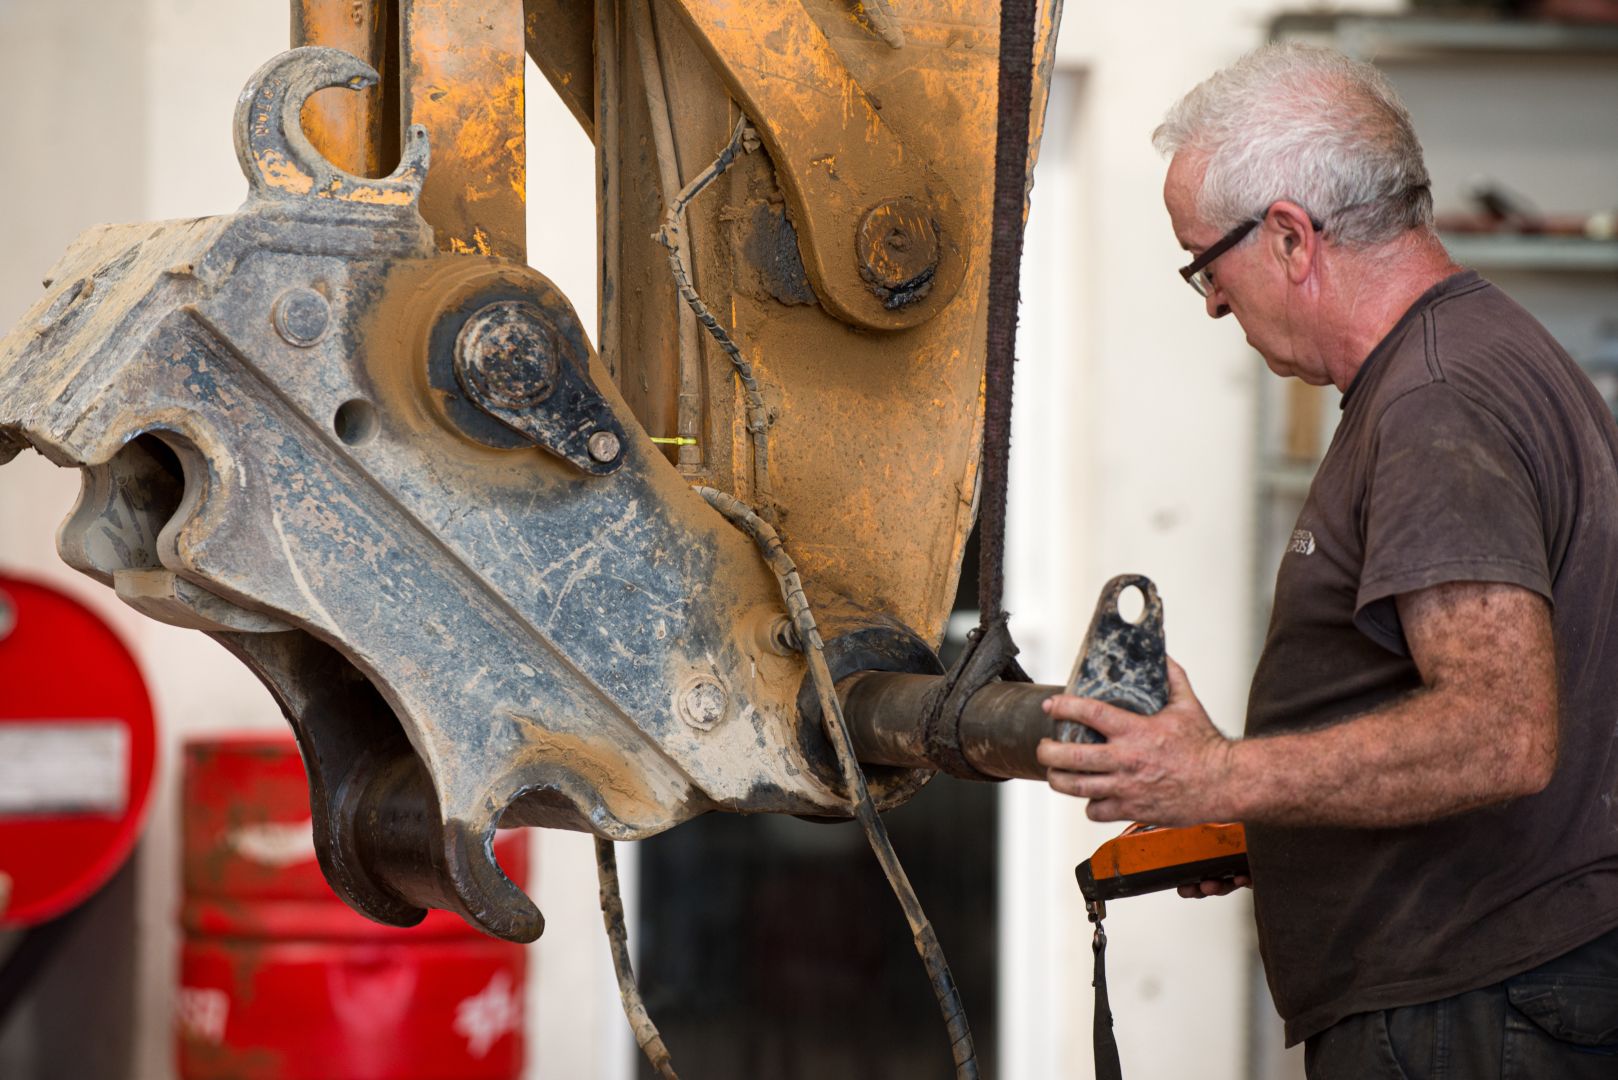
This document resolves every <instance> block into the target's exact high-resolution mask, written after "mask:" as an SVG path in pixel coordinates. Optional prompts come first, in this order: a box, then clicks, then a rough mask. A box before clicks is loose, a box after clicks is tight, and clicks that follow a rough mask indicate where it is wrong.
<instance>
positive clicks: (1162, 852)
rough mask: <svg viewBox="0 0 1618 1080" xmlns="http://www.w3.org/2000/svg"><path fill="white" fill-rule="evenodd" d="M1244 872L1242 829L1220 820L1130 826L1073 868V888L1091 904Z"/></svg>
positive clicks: (1216, 879)
mask: <svg viewBox="0 0 1618 1080" xmlns="http://www.w3.org/2000/svg"><path fill="white" fill-rule="evenodd" d="M1246 873H1247V831H1246V830H1245V829H1243V828H1242V827H1241V825H1239V824H1225V823H1209V824H1204V825H1190V826H1186V827H1183V828H1172V829H1169V828H1158V827H1157V826H1154V825H1141V824H1135V825H1131V826H1130V827H1129V828H1127V829H1125V830H1124V831H1123V832H1122V833H1120V834H1119V835H1117V836H1115V837H1113V838H1112V839H1111V840H1108V841H1107V842H1106V843H1105V844H1102V845H1101V846H1100V847H1099V848H1097V849H1096V853H1095V854H1094V855H1092V856H1090V857H1089V858H1088V859H1086V860H1084V861H1083V862H1082V863H1080V864H1079V865H1078V867H1077V868H1076V869H1075V870H1074V874H1075V876H1077V877H1078V879H1079V892H1081V893H1083V894H1084V899H1085V900H1086V901H1088V902H1090V903H1092V904H1093V903H1098V902H1099V903H1105V902H1106V901H1108V900H1116V899H1118V898H1119V897H1124V896H1140V895H1141V894H1143V893H1150V892H1159V891H1161V890H1163V889H1174V888H1178V887H1179V886H1181V885H1196V884H1198V883H1200V882H1203V881H1229V880H1231V879H1232V878H1236V877H1240V876H1244V875H1246Z"/></svg>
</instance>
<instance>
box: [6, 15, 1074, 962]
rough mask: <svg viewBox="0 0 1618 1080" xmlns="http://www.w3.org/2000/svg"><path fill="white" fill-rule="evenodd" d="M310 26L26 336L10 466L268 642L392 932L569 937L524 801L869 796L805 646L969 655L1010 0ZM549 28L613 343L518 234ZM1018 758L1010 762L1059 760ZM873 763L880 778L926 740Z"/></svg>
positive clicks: (654, 809)
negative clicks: (960, 589) (75, 488)
mask: <svg viewBox="0 0 1618 1080" xmlns="http://www.w3.org/2000/svg"><path fill="white" fill-rule="evenodd" d="M1057 6H1058V5H1057V3H1056V2H1055V0H1046V2H1045V3H1044V4H1043V5H1042V6H1041V7H1040V9H1039V10H1040V21H1039V24H1038V34H1037V37H1036V46H1035V65H1034V70H1035V80H1034V97H1035V101H1034V108H1033V110H1032V115H1033V117H1034V122H1033V124H1032V125H1031V130H1030V132H1029V136H1030V137H1029V146H1030V147H1031V148H1037V146H1038V142H1039V119H1040V117H1042V115H1043V99H1044V93H1045V89H1046V86H1047V83H1048V78H1049V73H1050V67H1051V58H1052V49H1053V43H1054V32H1055V24H1056V18H1057V10H1056V9H1057ZM292 21H293V39H294V40H293V44H294V46H295V48H293V49H292V50H291V51H289V52H286V53H282V54H281V55H279V56H277V57H274V58H273V59H271V60H269V61H268V62H267V63H266V64H265V65H264V66H263V67H262V68H261V69H260V70H259V71H258V72H257V73H255V74H254V75H253V76H252V77H251V78H250V79H249V80H248V82H247V85H246V87H245V88H244V90H243V91H242V95H241V97H240V99H239V102H238V108H237V111H236V118H235V132H234V136H235V141H236V148H237V153H238V157H239V159H240V161H241V165H242V169H243V173H244V176H245V178H246V181H247V194H246V200H245V201H244V203H243V204H242V206H241V208H240V209H239V210H237V211H236V212H235V213H233V214H229V215H225V216H222V217H214V218H203V219H197V220H188V221H171V222H160V223H148V224H139V225H118V226H104V227H100V228H97V229H92V230H90V231H89V232H87V233H85V234H84V235H82V236H81V237H79V239H78V240H77V241H75V243H74V244H73V246H72V247H71V248H70V249H69V251H68V252H67V253H66V255H64V256H63V258H62V259H61V261H60V262H59V263H58V264H57V266H56V267H55V269H54V270H52V272H51V275H50V278H49V281H48V283H47V288H46V292H45V295H44V296H42V297H41V298H40V300H39V301H38V303H37V304H36V305H35V306H34V307H33V309H32V310H31V311H29V312H28V314H27V315H26V316H25V317H24V319H23V321H22V322H21V323H20V324H19V325H18V326H17V327H15V328H14V329H13V330H12V331H11V332H10V334H9V335H8V336H7V337H5V338H4V339H3V341H0V460H4V459H7V458H9V457H10V456H11V455H12V454H14V453H16V452H17V451H18V450H20V449H22V448H24V447H31V448H33V449H35V450H37V451H39V452H40V453H43V454H44V455H46V456H47V457H49V458H50V459H51V460H53V461H54V462H56V463H57V464H59V465H62V466H71V467H76V468H78V469H80V470H81V471H82V473H83V478H84V480H83V490H82V494H81V496H80V499H79V502H78V505H77V506H76V507H75V509H74V510H73V512H72V515H71V516H70V518H69V519H68V520H67V521H66V522H65V523H64V524H63V526H62V529H61V532H60V534H59V548H60V551H61V554H62V557H63V558H64V559H65V560H66V561H67V562H68V563H69V564H71V565H72V566H74V567H75V568H77V569H79V570H81V571H83V572H84V573H86V574H88V575H90V576H92V577H94V578H96V579H98V580H100V581H101V582H103V583H105V584H106V585H108V586H110V587H112V588H113V589H115V590H116V591H117V594H118V595H119V596H120V597H121V598H122V599H124V600H125V601H126V602H127V603H129V604H130V605H132V606H134V607H135V608H137V609H139V610H141V611H142V612H144V613H146V614H147V615H150V616H151V617H153V618H155V619H159V620H161V621H164V622H168V623H173V624H176V625H180V626H187V627H192V628H195V629H198V630H201V631H202V632H204V633H207V634H209V635H211V636H213V637H214V638H215V639H216V640H218V641H219V642H220V643H221V644H223V645H224V646H225V648H227V649H228V650H229V651H230V652H231V653H232V654H233V655H235V656H236V657H237V658H239V659H240V660H241V661H242V662H243V663H244V664H246V665H247V666H248V667H249V668H251V669H252V670H253V671H254V672H255V673H256V674H257V676H258V677H259V678H260V679H261V680H262V681H263V683H264V684H265V686H266V687H267V688H268V689H269V691H270V692H271V693H272V694H273V695H274V696H275V698H276V700H277V701H278V702H279V703H280V705H281V706H282V708H283V709H284V710H285V712H286V714H287V716H288V718H289V720H290V722H291V724H292V727H293V729H294V731H295V732H296V734H297V737H298V741H299V744H300V747H301V749H302V752H303V756H304V760H305V763H306V765H307V767H308V772H309V777H310V795H311V802H312V804H313V816H314V822H315V830H316V845H317V849H318V851H319V855H320V859H321V865H322V867H323V869H324V870H325V872H326V875H327V877H328V879H329V880H330V881H331V883H332V885H333V887H334V888H335V889H336V891H337V892H338V893H339V895H341V896H342V897H343V898H344V899H345V900H347V901H348V902H349V903H350V904H352V905H353V906H355V907H356V908H358V909H359V910H361V911H363V912H365V913H366V914H368V915H370V916H371V917H373V918H376V919H379V920H381V921H384V922H390V923H399V924H407V923H410V922H413V921H415V920H418V919H420V918H421V917H422V915H423V913H424V909H425V908H428V907H443V908H448V909H451V910H454V911H457V912H459V913H460V914H461V915H462V916H464V917H465V918H467V919H468V920H469V921H471V922H472V923H474V924H475V925H477V926H479V927H481V928H483V929H485V930H487V931H488V932H490V933H493V934H497V935H499V936H502V937H508V938H512V939H530V938H533V937H535V936H537V935H538V933H539V932H540V930H541V928H542V926H543V920H542V918H541V916H540V914H539V912H538V911H537V909H535V907H534V906H533V904H532V903H531V902H530V901H529V900H528V898H527V897H526V896H524V895H523V893H522V892H521V891H520V890H519V889H518V888H517V887H516V886H514V885H513V884H512V883H511V882H510V881H509V880H507V879H506V878H505V876H504V875H503V874H502V873H501V872H500V870H499V868H498V866H497V865H496V864H495V862H494V859H493V856H492V852H491V838H492V836H493V832H494V829H495V827H496V826H497V825H506V826H511V825H531V826H547V827H557V828H567V829H576V830H583V831H587V832H591V833H593V834H595V835H596V836H598V837H604V838H610V839H619V840H628V839H636V838H640V837H646V836H650V835H652V834H655V833H657V832H660V831H662V830H665V829H668V828H670V827H671V826H673V825H676V824H678V823H679V822H681V821H684V820H687V819H689V818H691V817H693V816H695V815H697V814H702V813H706V812H710V811H715V810H726V811H732V812H740V813H760V812H772V813H789V814H799V815H807V816H814V817H848V816H850V815H851V814H853V812H854V809H853V806H854V799H853V792H852V791H851V789H850V780H849V776H848V774H847V772H846V770H845V769H843V768H842V767H841V763H840V758H839V756H838V752H837V747H836V746H834V745H832V742H831V741H830V740H829V739H828V736H827V733H826V729H825V728H824V727H823V725H822V723H821V716H822V711H823V709H824V707H825V705H826V702H825V700H824V698H823V696H822V695H821V694H820V693H819V691H818V690H817V687H818V686H819V685H820V684H819V683H818V682H817V680H816V679H815V678H813V677H812V676H813V674H814V673H813V672H811V671H810V670H809V668H810V665H811V664H813V663H816V662H819V661H818V660H817V659H816V658H817V657H818V658H821V659H823V661H824V663H825V665H826V668H827V673H828V674H829V677H830V678H831V679H832V680H833V681H835V682H839V683H841V684H842V685H844V686H845V687H852V686H853V685H854V683H855V682H858V681H859V680H854V679H852V678H851V677H852V676H855V675H860V674H861V673H866V674H865V675H864V678H865V679H866V683H865V694H866V696H867V697H868V698H870V699H871V700H878V699H882V696H881V695H876V694H874V693H873V690H874V689H876V688H877V684H875V683H872V682H870V678H871V677H872V675H873V674H880V673H890V674H894V675H896V676H912V677H913V676H932V677H936V676H938V675H939V674H940V673H941V670H942V669H941V668H940V666H939V663H938V660H937V656H936V648H937V646H938V644H939V641H940V639H941V637H942V633H943V628H944V623H945V619H946V616H947V614H948V611H949V607H950V602H951V599H952V598H953V595H954V591H955V586H956V581H957V576H958V573H959V569H960V562H961V558H962V551H963V549H964V546H965V541H966V537H967V534H968V532H969V530H970V528H971V525H972V522H973V518H974V513H975V508H976V498H977V497H976V492H977V488H978V467H979V446H980V441H981V426H982V418H983V412H984V397H983V379H984V352H985V347H984V337H985V320H986V312H987V301H986V294H987V280H988V261H989V260H988V252H989V236H990V228H989V222H990V207H991V201H992V196H993V188H994V183H993V179H994V171H993V166H994V162H993V153H992V151H991V149H990V148H991V147H992V146H993V145H994V134H995V121H996V115H997V113H996V110H997V97H996V77H997V72H998V61H999V57H998V48H997V44H998V33H997V27H998V13H997V11H996V5H985V4H981V3H977V2H974V0H914V2H907V3H906V4H904V5H903V6H902V7H900V8H892V9H890V6H889V5H888V4H887V3H885V2H883V0H865V2H864V3H851V2H848V0H783V2H776V3H768V4H748V3H740V2H736V0H597V2H595V3H573V2H569V0H529V2H528V3H526V5H523V6H519V5H518V4H517V2H516V0H455V2H449V0H391V2H385V0H295V2H294V5H293V20H292ZM525 51H526V52H527V53H528V54H529V55H531V56H532V57H533V58H534V60H535V62H536V64H537V65H538V67H539V69H540V70H541V71H542V72H543V73H544V74H545V76H546V78H547V79H548V80H549V81H550V82H551V84H552V85H553V86H554V87H555V88H556V90H557V92H558V93H559V94H560V95H561V97H562V99H563V101H564V102H566V104H567V106H568V108H569V109H570V110H571V111H572V112H573V114H574V116H575V117H577V118H578V120H579V122H580V124H581V125H582V126H583V127H584V129H585V130H586V131H587V132H588V133H589V134H590V135H591V137H592V139H593V141H594V143H595V147H596V176H597V190H598V195H599V203H598V225H599V236H600V243H599V253H600V260H601V262H600V266H601V271H600V279H599V296H598V301H599V310H600V312H601V321H600V325H599V326H598V327H597V328H595V333H594V335H593V339H594V340H593V343H592V335H591V334H590V333H588V332H587V331H586V328H585V327H584V326H583V325H582V324H581V323H580V320H579V318H578V316H577V314H576V312H575V310H574V307H573V305H572V304H571V303H570V302H569V300H568V298H567V297H566V296H564V295H563V294H562V293H561V292H560V291H559V290H558V289H557V288H556V287H555V286H554V285H553V284H552V283H551V282H550V281H549V280H548V279H547V278H545V276H544V275H543V274H542V273H541V272H540V271H539V270H536V269H533V268H530V267H529V266H528V265H527V264H526V263H525V261H524V260H525V245H524V231H525V221H526V215H527V214H528V213H530V212H531V213H536V214H544V213H547V212H548V208H546V207H543V206H537V207H533V208H528V207H526V206H525V205H524V189H525V177H526V170H527V169H529V168H536V167H537V168H544V167H547V166H546V163H545V160H544V153H543V148H533V147H526V146H525V141H524V124H523V115H522V107H523V71H524V63H523V54H524V52H525ZM220 134H221V137H223V136H224V133H223V132H221V133H220ZM1032 164H1033V153H1032V150H1031V151H1030V153H1029V160H1028V166H1029V168H1031V167H1032ZM722 511H725V512H722ZM727 514H728V516H727ZM747 515H751V520H753V521H755V522H757V523H759V524H760V525H761V527H762V528H763V530H764V531H763V532H760V531H759V529H758V528H755V529H754V531H753V535H749V534H748V533H747V532H745V531H743V530H740V529H738V528H737V527H736V524H735V521H740V520H743V519H744V518H746V516H747ZM733 519H734V520H733ZM766 534H767V536H773V537H775V538H776V539H775V541H772V542H774V543H775V544H776V545H777V548H778V549H779V552H781V553H790V560H791V562H792V563H793V564H795V574H794V575H792V576H791V577H790V578H789V577H788V576H787V575H786V572H785V571H782V570H781V568H780V566H779V565H776V567H775V570H774V571H772V564H771V563H769V562H767V561H766V560H765V559H764V558H761V555H760V549H759V547H758V546H757V541H758V540H759V537H761V536H766ZM783 581H787V583H788V588H787V589H786V592H787V593H788V596H789V598H790V597H792V596H796V598H797V600H796V603H797V607H796V608H790V610H789V607H790V605H784V604H783ZM794 582H795V583H796V584H793V583H794ZM794 589H795V590H797V591H796V592H795V593H794V592H793V590H794ZM809 611H812V613H813V621H812V622H809V623H806V622H805V621H804V619H803V618H802V617H801V616H802V615H803V614H804V613H805V612H809ZM806 634H807V635H810V636H813V637H815V639H816V643H817V644H819V645H822V646H823V651H821V650H812V651H809V650H804V649H803V648H802V646H803V645H804V644H805V640H804V639H805V635H806ZM910 686H911V689H912V690H914V688H915V687H914V684H910ZM1051 689H1052V688H1040V687H1018V688H1015V689H1008V690H997V691H996V692H995V695H996V701H997V702H998V704H997V706H996V707H997V708H1001V709H1005V708H1009V707H1011V706H1010V705H1008V704H1007V703H1008V702H1011V703H1012V704H1014V705H1015V707H1016V709H1017V710H1021V711H1020V712H1018V715H1020V716H1023V717H1025V718H1026V717H1028V716H1030V715H1032V713H1030V712H1029V710H1030V709H1031V710H1032V712H1033V713H1037V709H1038V707H1037V701H1038V699H1039V697H1040V696H1043V694H1045V693H1048V692H1050V690H1051ZM1019 695H1020V696H1019ZM913 696H914V695H913V694H912V695H911V697H906V698H905V700H906V701H910V700H911V698H913ZM1013 698H1015V701H1014V702H1012V699H1013ZM882 700H886V699H882ZM905 707H907V708H908V707H909V706H908V705H907V706H905ZM1012 727H1015V725H1012ZM1008 730H1009V729H1008ZM1020 737H1021V738H1023V741H1024V742H1025V743H1026V742H1027V740H1028V738H1029V737H1032V738H1037V732H1036V731H1035V730H1033V729H1032V728H1028V727H1027V725H1026V724H1025V725H1024V730H1022V733H1021V736H1020ZM903 741H904V740H903V739H899V740H898V742H900V743H902V742H903ZM856 742H860V740H858V739H857V740H856ZM870 742H871V739H870V738H865V739H864V745H866V746H867V748H869V744H870ZM890 742H892V740H890ZM1029 748H1030V749H1031V744H1029ZM1002 750H1003V747H1002V748H1000V749H995V748H994V747H987V748H979V751H980V752H976V754H977V756H976V758H975V759H974V760H976V761H978V762H979V763H988V764H985V765H984V768H985V769H986V773H985V775H989V776H1005V775H1035V774H1036V773H1037V767H1036V766H1034V765H1033V764H1032V762H1031V757H1030V755H1028V754H1022V755H1021V756H1018V755H1016V754H1012V755H1010V756H1007V755H1006V754H1005V753H1003V752H1002ZM871 753H872V755H873V756H871V757H870V758H869V760H868V764H870V767H869V768H868V769H867V770H865V773H866V775H865V777H864V782H866V783H868V785H869V789H870V794H871V797H872V800H873V801H874V805H876V806H878V807H886V806H893V805H897V804H899V803H902V802H903V801H904V800H905V799H907V798H908V797H910V795H912V794H913V793H914V792H915V791H917V790H918V789H919V788H920V786H921V785H922V784H924V783H925V782H926V781H927V780H928V779H929V778H930V777H931V775H933V772H934V771H935V769H936V763H935V762H933V761H932V760H931V759H930V758H929V757H928V754H927V752H926V750H925V749H922V750H917V751H916V752H914V753H909V752H908V751H906V752H904V753H897V752H896V751H894V749H893V746H892V745H890V746H889V747H888V750H887V759H888V760H890V761H897V762H900V763H897V764H893V763H890V764H877V763H875V762H876V760H877V759H876V757H875V756H874V755H875V751H874V750H873V751H872V752H871ZM896 753H897V756H895V755H896ZM996 755H998V756H996Z"/></svg>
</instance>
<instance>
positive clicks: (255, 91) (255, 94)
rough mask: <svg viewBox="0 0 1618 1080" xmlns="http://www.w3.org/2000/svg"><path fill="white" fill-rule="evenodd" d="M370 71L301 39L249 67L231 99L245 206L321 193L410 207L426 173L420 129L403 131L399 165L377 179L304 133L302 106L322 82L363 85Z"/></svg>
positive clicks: (370, 81) (370, 79)
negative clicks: (355, 170) (343, 163)
mask: <svg viewBox="0 0 1618 1080" xmlns="http://www.w3.org/2000/svg"><path fill="white" fill-rule="evenodd" d="M378 78H379V76H378V75H377V73H376V71H375V70H374V69H373V68H372V67H371V66H370V65H369V64H367V63H365V62H364V61H363V60H360V59H359V58H358V57H355V56H351V55H349V54H348V53H346V52H343V51H342V50H341V49H330V48H326V47H324V46H317V45H306V46H304V47H303V48H299V49H292V50H289V51H288V52H284V53H281V54H280V55H279V56H276V57H274V58H273V59H271V60H269V61H268V62H267V63H265V64H264V66H263V67H261V68H259V69H258V70H257V71H256V72H254V73H253V77H252V78H251V79H249V80H248V81H247V85H246V86H245V87H244V88H243V89H242V93H241V96H240V97H239V98H237V99H236V119H235V131H236V160H237V161H238V162H240V163H241V167H242V173H243V174H244V175H245V176H246V177H247V183H248V189H249V190H248V197H247V201H248V203H249V204H251V203H254V202H257V201H262V200H266V199H294V198H310V197H313V198H320V199H332V200H335V201H338V202H345V203H352V204H355V205H357V206H376V207H414V206H415V205H416V202H417V200H418V199H420V198H421V185H422V181H423V180H425V179H426V177H427V161H428V151H427V129H426V128H425V127H423V126H422V125H420V124H412V125H410V127H409V129H408V130H406V132H405V138H404V148H403V152H402V153H401V155H400V158H399V167H398V168H396V169H394V170H393V172H392V173H391V174H390V175H388V176H385V177H382V178H380V179H371V178H369V177H363V176H354V175H352V174H350V173H347V172H344V171H343V170H342V169H339V168H338V167H337V166H335V165H333V164H332V163H331V162H330V161H327V160H326V158H325V157H324V156H322V155H321V153H320V151H318V150H316V149H315V146H314V144H313V143H312V142H310V141H309V136H307V135H305V134H304V131H303V121H302V113H303V105H304V102H306V101H307V100H309V97H310V96H311V95H313V94H314V93H315V92H317V91H319V90H324V89H326V88H327V87H334V86H343V87H347V88H348V89H350V90H355V91H360V90H366V89H369V88H370V87H372V86H375V85H376V84H377V81H378Z"/></svg>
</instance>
